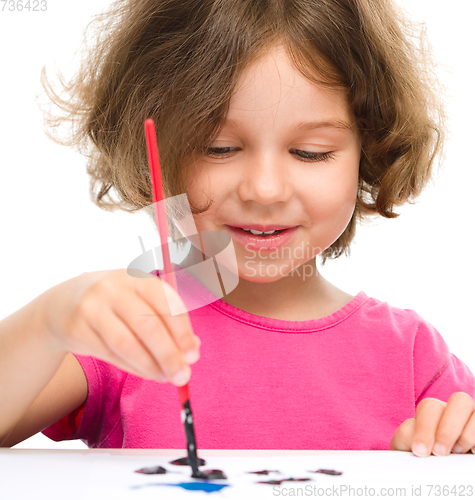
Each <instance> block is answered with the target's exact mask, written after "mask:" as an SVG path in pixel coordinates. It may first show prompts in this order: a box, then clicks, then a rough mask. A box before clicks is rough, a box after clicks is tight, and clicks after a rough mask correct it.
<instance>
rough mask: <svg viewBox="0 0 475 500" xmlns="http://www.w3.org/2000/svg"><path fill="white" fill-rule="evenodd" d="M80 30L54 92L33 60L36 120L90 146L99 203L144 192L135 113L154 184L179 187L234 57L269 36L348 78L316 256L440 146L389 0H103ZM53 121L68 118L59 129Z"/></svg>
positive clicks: (429, 99)
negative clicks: (334, 178)
mask: <svg viewBox="0 0 475 500" xmlns="http://www.w3.org/2000/svg"><path fill="white" fill-rule="evenodd" d="M88 30H91V31H92V33H93V39H92V44H91V45H90V47H89V48H87V47H86V50H85V53H84V55H83V57H82V60H81V64H80V66H79V69H78V71H77V72H76V73H75V75H74V76H73V77H72V78H71V79H70V80H69V81H68V82H65V81H64V77H63V76H62V75H61V74H60V81H61V86H62V88H63V91H65V93H66V96H64V97H62V96H60V95H59V94H58V93H57V92H55V91H54V90H53V87H52V85H51V84H50V83H49V82H48V78H47V76H46V71H45V68H43V69H42V74H41V81H42V84H43V87H44V89H45V91H46V94H47V95H48V97H49V98H50V99H51V100H52V102H53V103H54V104H56V105H57V106H59V108H60V109H61V110H62V111H63V113H58V112H57V111H55V112H54V113H51V112H45V123H46V125H47V127H48V128H49V129H50V130H49V131H48V130H47V131H46V132H47V134H48V135H49V136H50V137H51V138H52V139H53V140H55V141H56V142H59V143H60V144H63V145H69V146H73V147H75V148H76V149H78V150H79V151H80V152H81V153H82V154H84V155H86V156H87V157H88V164H87V171H88V174H89V175H90V192H91V198H92V200H93V202H94V203H95V204H96V205H98V206H99V207H101V208H103V209H106V210H114V209H116V208H120V209H122V210H126V211H130V212H133V211H136V210H140V209H142V208H144V207H146V206H148V205H150V204H151V203H152V202H153V198H152V192H151V184H150V178H149V172H148V166H147V153H146V147H145V137H144V121H145V119H146V118H153V119H154V121H155V123H156V128H157V136H158V137H157V142H158V147H159V151H160V160H161V168H162V176H163V186H164V191H165V196H166V197H169V196H175V195H178V194H181V193H185V192H186V191H187V186H188V182H189V180H190V179H192V177H193V167H194V163H193V158H196V157H197V156H196V155H201V154H203V152H204V151H205V150H206V148H207V146H208V145H209V144H210V143H211V142H212V141H213V140H214V138H215V137H216V136H217V134H218V133H219V129H220V126H221V124H222V123H223V120H224V118H225V116H226V114H227V110H228V108H229V102H230V99H231V97H232V95H233V92H234V91H235V88H236V83H237V80H238V78H239V76H240V74H241V72H242V70H243V68H244V67H245V66H246V65H247V64H249V63H250V62H251V61H253V60H254V58H256V57H257V56H258V55H259V54H262V51H264V50H266V49H268V48H269V47H271V45H272V44H274V43H276V42H280V43H282V42H283V43H284V46H285V47H286V48H287V50H288V53H289V55H290V57H291V58H292V60H293V62H294V64H295V66H296V68H297V69H298V70H299V71H301V72H302V74H304V75H305V76H306V77H307V78H309V79H310V80H312V81H314V82H316V83H319V84H323V85H329V86H331V87H337V88H343V89H345V90H346V91H347V95H348V101H349V104H350V107H351V110H352V112H353V114H354V116H355V118H356V121H357V126H358V128H359V131H360V133H361V137H362V154H361V161H360V167H359V178H360V183H359V189H358V195H357V202H356V205H355V211H354V213H353V216H352V218H351V220H350V222H349V224H348V226H347V227H346V229H345V231H344V232H343V233H342V235H341V236H340V237H339V238H338V239H337V240H336V241H335V242H334V243H333V244H332V245H331V246H330V247H329V248H327V249H325V250H324V251H323V252H322V253H321V254H320V255H321V258H322V263H323V264H324V263H325V260H326V259H327V258H331V259H335V258H337V257H339V256H340V255H341V254H342V253H343V252H346V253H347V255H349V250H350V244H351V241H352V240H353V238H354V235H355V228H356V222H357V220H360V221H363V220H364V219H366V218H368V216H371V215H378V214H379V215H381V216H383V217H386V218H395V217H398V216H399V214H397V213H395V212H394V211H393V208H394V206H395V205H396V206H397V205H402V204H404V203H406V202H412V201H413V200H415V198H416V197H418V196H419V195H420V194H421V192H422V190H423V189H424V187H425V186H426V185H427V183H428V182H429V180H430V178H431V176H432V174H433V165H434V160H435V158H436V157H437V156H438V155H439V156H442V155H440V153H441V151H442V145H443V138H444V125H445V123H444V122H445V114H444V111H443V106H442V100H441V99H440V91H439V89H440V86H439V85H438V82H437V79H436V77H435V71H434V67H435V65H434V61H433V58H432V53H431V49H430V46H429V45H428V44H427V43H426V38H425V31H424V29H422V30H421V29H420V26H419V25H416V24H415V23H413V22H411V21H409V20H408V18H407V15H406V14H405V13H404V12H403V11H402V10H401V9H400V8H397V7H396V6H395V5H394V4H393V3H392V2H391V0H318V1H316V0H259V1H255V0H199V1H196V0H115V1H114V2H113V3H112V4H111V5H110V8H108V9H107V10H106V11H104V12H102V13H100V14H98V15H97V16H96V17H95V18H94V19H93V20H92V21H91V23H90V24H89V25H88ZM88 33H89V31H87V30H86V34H88ZM86 40H87V37H86V38H85V42H84V43H85V46H86V45H87V44H86ZM64 123H66V124H68V123H69V124H70V125H71V128H70V129H68V134H67V136H66V137H65V138H64V137H63V138H60V137H59V134H58V133H57V131H58V130H61V127H60V126H61V125H63V124H64ZM58 127H59V128H58ZM114 193H115V194H116V195H117V199H114V198H113V196H112V195H113V194H114ZM209 206H210V204H208V205H207V206H206V207H196V206H193V205H191V208H192V211H193V213H194V214H198V213H202V212H203V211H205V210H207V209H208V208H209ZM170 232H171V235H172V236H181V235H179V233H178V229H177V228H175V227H171V228H170Z"/></svg>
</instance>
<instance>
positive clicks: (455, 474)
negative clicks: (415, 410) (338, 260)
mask: <svg viewBox="0 0 475 500" xmlns="http://www.w3.org/2000/svg"><path fill="white" fill-rule="evenodd" d="M185 455H186V452H185V450H151V449H88V450H77V449H76V450H65V449H58V450H28V449H6V448H0V499H2V500H14V499H15V500H16V499H21V500H26V499H35V500H42V499H51V500H52V499H67V500H76V499H78V500H79V499H88V500H95V499H98V500H99V499H100V500H109V499H113V500H121V499H143V498H154V499H161V498H165V499H166V498H173V499H180V498H196V499H198V498H208V499H213V498H216V499H221V498H239V499H240V500H253V499H254V498H256V499H257V498H274V497H284V496H285V497H306V498H318V497H337V498H339V497H343V498H345V497H346V498H377V497H378V496H379V497H380V498H381V497H383V496H387V497H396V498H437V497H439V498H459V497H461V498H472V497H475V455H473V454H472V453H469V454H465V455H455V454H451V455H449V456H447V457H436V456H430V457H427V458H418V457H416V456H414V455H413V454H412V453H409V452H398V451H302V450H299V451H292V450H284V451H282V450H277V451H273V450H200V451H199V456H200V457H201V458H204V459H206V462H207V463H206V465H205V466H203V467H201V469H203V470H205V469H208V468H212V469H222V470H223V471H224V472H225V473H226V474H227V476H228V480H226V481H223V480H221V481H217V480H215V481H212V482H214V483H222V484H229V485H230V486H228V487H225V488H223V489H222V490H220V491H218V492H212V493H206V492H203V491H188V490H185V489H183V488H180V487H174V486H167V484H168V485H170V484H176V483H180V482H181V483H186V482H199V481H198V480H195V479H192V478H191V469H190V468H189V467H178V466H173V465H170V464H169V463H168V462H169V461H170V460H173V459H175V458H180V457H183V456H185ZM153 465H161V466H162V467H165V468H166V469H167V471H169V473H167V474H164V475H145V474H138V473H135V472H134V471H135V470H136V469H139V468H141V467H148V466H153ZM262 469H277V470H279V471H280V474H277V473H273V474H270V475H269V476H261V475H255V474H249V472H250V471H257V470H262ZM317 469H335V470H338V471H342V472H343V474H342V475H341V476H330V475H325V474H316V473H310V472H308V471H315V470H317ZM284 477H294V478H297V477H301V478H303V477H310V478H311V481H308V482H284V483H282V485H281V486H273V485H268V484H259V483H257V481H262V480H266V479H280V478H284ZM396 488H399V490H398V491H396ZM419 493H420V494H419Z"/></svg>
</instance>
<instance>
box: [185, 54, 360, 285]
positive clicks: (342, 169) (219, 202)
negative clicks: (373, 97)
mask: <svg viewBox="0 0 475 500" xmlns="http://www.w3.org/2000/svg"><path fill="white" fill-rule="evenodd" d="M360 149H361V145H360V141H359V134H358V130H357V129H356V127H355V126H354V117H353V116H352V114H351V112H350V110H349V107H348V104H347V102H346V97H345V94H344V92H342V91H340V90H335V89H329V88H324V87H322V86H317V85H316V84H314V83H312V82H310V81H309V80H308V79H306V78H305V77H304V76H302V75H301V73H299V72H298V70H297V69H296V68H294V66H293V65H292V63H291V61H290V59H289V58H288V56H287V54H286V52H285V49H284V48H283V47H280V46H276V47H274V48H273V49H272V50H270V51H269V52H267V53H265V54H264V55H263V56H262V57H261V58H259V59H258V60H256V61H255V62H253V63H252V64H250V65H249V66H248V67H247V68H246V69H245V71H244V72H243V74H242V75H241V77H240V80H239V82H238V87H237V92H236V93H235V95H234V96H233V98H232V100H231V103H230V108H229V113H228V116H227V119H226V122H225V124H224V126H223V128H222V130H221V132H220V134H219V136H218V137H217V139H216V140H215V141H214V142H213V143H212V144H211V146H210V148H209V150H208V153H207V154H206V155H205V156H204V157H202V158H200V159H199V160H198V161H197V165H198V167H199V168H198V169H197V170H198V174H197V175H196V176H195V177H194V179H193V182H192V185H191V186H190V187H189V189H188V191H187V195H188V197H189V198H190V200H192V201H193V202H194V203H198V204H199V205H201V204H205V203H206V202H207V201H208V196H209V197H211V199H212V200H213V204H212V205H211V208H210V209H209V210H207V211H206V212H204V213H203V214H200V215H198V216H195V222H196V226H197V228H198V230H199V231H225V232H227V233H229V234H230V235H231V237H232V238H233V242H234V247H235V250H236V257H237V262H238V269H239V276H240V277H242V278H244V279H246V280H248V281H254V282H271V281H276V280H278V279H280V278H281V277H283V276H285V275H287V274H288V273H290V272H291V271H292V270H294V269H296V268H298V267H300V266H302V265H303V264H304V263H305V262H307V261H309V260H310V259H312V258H313V257H314V256H315V255H317V254H319V253H320V252H322V251H323V250H324V249H325V248H327V247H329V246H330V245H331V244H332V243H333V242H335V241H336V240H337V239H338V237H339V236H340V235H341V234H342V233H343V231H344V230H345V228H346V226H347V225H348V222H349V221H350V219H351V216H352V214H353V211H354V208H355V203H356V195H357V190H358V168H359V160H360ZM253 225H254V226H255V225H262V226H268V227H269V226H270V228H272V227H273V226H285V227H291V228H295V229H289V230H287V231H284V232H283V233H282V236H281V237H279V238H278V239H279V240H282V239H283V237H284V235H286V236H285V239H286V240H288V241H284V242H283V243H280V244H278V246H275V245H276V244H277V240H274V242H275V243H274V244H272V240H269V243H262V240H264V237H260V240H261V242H256V239H255V238H254V241H253V240H252V238H253V236H252V234H249V233H246V232H244V231H243V230H242V229H237V228H252V226H253ZM263 230H265V229H263ZM274 238H275V237H274ZM266 245H267V247H266ZM259 247H260V249H259Z"/></svg>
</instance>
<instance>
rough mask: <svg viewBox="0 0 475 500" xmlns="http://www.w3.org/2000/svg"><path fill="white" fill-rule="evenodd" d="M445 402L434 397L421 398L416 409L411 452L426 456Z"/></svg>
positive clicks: (431, 447) (431, 446)
mask: <svg viewBox="0 0 475 500" xmlns="http://www.w3.org/2000/svg"><path fill="white" fill-rule="evenodd" d="M446 406H447V403H445V402H444V401H440V400H439V399H435V398H426V399H423V400H422V401H421V402H420V403H419V404H418V405H417V409H416V422H415V428H414V436H413V440H412V452H413V453H414V455H417V456H418V457H428V456H429V455H430V454H431V452H432V449H433V447H434V441H435V433H436V430H437V427H438V425H439V422H440V419H441V418H442V414H443V413H444V409H445V407H446Z"/></svg>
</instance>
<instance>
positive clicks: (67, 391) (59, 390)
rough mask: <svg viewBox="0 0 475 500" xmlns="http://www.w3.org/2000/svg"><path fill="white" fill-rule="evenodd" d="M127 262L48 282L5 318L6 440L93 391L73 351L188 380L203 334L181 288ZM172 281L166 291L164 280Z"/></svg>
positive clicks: (2, 429) (1, 388)
mask: <svg viewBox="0 0 475 500" xmlns="http://www.w3.org/2000/svg"><path fill="white" fill-rule="evenodd" d="M143 274H144V276H143V277H144V278H147V279H138V278H137V277H132V276H129V275H128V273H127V270H126V269H116V270H110V271H97V272H92V273H83V274H81V275H80V276H77V277H75V278H72V279H70V280H68V281H65V282H63V283H60V284H59V285H56V286H55V287H53V288H51V289H49V290H47V291H46V292H44V293H43V294H42V295H40V296H39V297H37V298H36V299H34V300H33V301H31V302H30V303H29V304H27V305H26V306H24V307H23V308H21V309H20V310H19V311H17V312H15V313H14V314H12V315H11V316H9V317H7V318H5V319H4V320H3V321H1V322H0V446H12V445H13V444H15V443H17V442H19V441H21V440H22V439H25V438H27V437H29V436H30V435H32V434H34V433H35V432H38V431H39V430H42V429H44V428H45V427H48V426H49V425H52V424H53V423H55V422H56V421H58V420H59V419H61V418H62V417H63V416H65V415H67V414H68V413H70V412H71V411H73V410H74V409H76V408H78V407H79V406H80V405H81V404H82V403H83V402H84V401H85V399H86V397H87V382H86V378H85V375H84V373H83V371H82V368H81V367H80V365H79V362H78V361H77V360H76V359H73V356H72V355H71V354H68V353H70V352H74V353H77V354H82V355H85V356H93V357H96V358H99V359H102V360H104V361H106V362H108V363H112V364H113V365H115V366H117V367H118V368H120V369H122V370H125V371H127V372H129V373H132V374H134V375H137V376H140V377H144V378H148V379H152V380H157V381H160V382H166V381H171V382H173V383H174V384H176V385H183V384H185V383H186V382H187V381H188V379H189V377H190V373H191V370H190V367H189V364H191V363H194V362H196V361H197V360H198V359H199V351H198V349H199V344H200V340H199V338H198V337H197V336H196V335H195V334H194V333H193V329H192V327H191V322H190V318H189V316H188V314H187V313H185V314H183V313H182V314H178V315H176V316H173V315H171V312H170V310H171V309H170V306H169V305H168V301H169V300H171V301H173V303H174V304H175V305H179V306H180V307H181V309H182V310H184V311H186V308H185V305H184V303H183V301H182V300H181V298H180V297H179V295H178V293H177V292H176V291H175V290H174V289H173V288H171V287H170V286H169V285H168V284H167V283H164V282H162V281H161V280H160V279H159V278H156V277H155V278H154V279H150V276H149V275H148V274H145V273H143ZM166 287H169V290H168V295H167V293H166V290H165V288H166Z"/></svg>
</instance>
